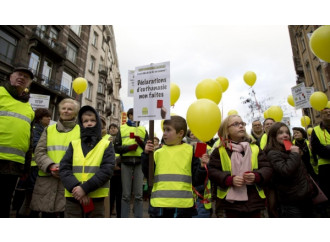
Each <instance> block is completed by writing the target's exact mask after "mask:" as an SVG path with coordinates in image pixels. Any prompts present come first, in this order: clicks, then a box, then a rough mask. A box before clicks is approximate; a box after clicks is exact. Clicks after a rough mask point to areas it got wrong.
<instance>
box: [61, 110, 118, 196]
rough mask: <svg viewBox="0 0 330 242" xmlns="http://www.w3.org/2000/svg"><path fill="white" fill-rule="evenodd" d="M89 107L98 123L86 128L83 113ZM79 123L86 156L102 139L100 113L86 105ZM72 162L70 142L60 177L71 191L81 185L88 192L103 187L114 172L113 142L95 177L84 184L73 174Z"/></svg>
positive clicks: (104, 155) (62, 161) (62, 163)
mask: <svg viewBox="0 0 330 242" xmlns="http://www.w3.org/2000/svg"><path fill="white" fill-rule="evenodd" d="M87 109H88V110H90V111H93V112H94V113H95V115H96V119H97V124H96V125H95V126H94V127H92V128H84V127H83V125H82V123H81V115H82V113H83V112H84V111H86V110H87ZM78 124H79V126H80V137H81V147H82V151H83V154H84V156H86V155H87V154H88V152H89V151H91V150H92V149H93V148H94V147H95V146H96V145H97V144H98V142H99V141H100V140H101V139H102V135H101V120H100V117H99V115H98V113H97V112H96V111H95V110H94V109H93V108H92V107H90V106H84V107H82V108H81V109H80V111H79V114H78ZM72 162H73V148H72V143H70V145H69V147H68V149H67V151H66V153H65V155H64V157H63V158H62V160H61V162H60V177H61V181H62V183H63V185H64V187H65V188H66V189H67V190H68V191H69V192H72V189H73V188H74V187H76V186H79V185H80V186H81V187H82V189H83V190H84V192H85V193H86V194H88V193H90V192H93V191H95V190H96V189H98V188H100V187H102V186H103V185H104V184H105V183H106V182H108V181H109V180H110V178H111V176H112V174H113V168H114V165H115V150H114V148H113V145H112V142H111V143H110V144H109V146H108V148H107V149H106V150H105V151H104V154H103V159H102V163H101V165H100V169H99V170H98V171H97V172H96V173H95V174H94V176H93V177H91V178H90V179H89V180H88V181H86V182H84V183H83V184H81V183H80V182H79V181H78V180H77V178H76V177H75V176H74V175H73V171H72Z"/></svg>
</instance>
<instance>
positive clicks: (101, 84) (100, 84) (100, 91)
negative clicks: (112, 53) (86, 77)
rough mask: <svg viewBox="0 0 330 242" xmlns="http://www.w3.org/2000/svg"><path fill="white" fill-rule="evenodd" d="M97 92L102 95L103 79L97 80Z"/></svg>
mask: <svg viewBox="0 0 330 242" xmlns="http://www.w3.org/2000/svg"><path fill="white" fill-rule="evenodd" d="M97 92H98V93H101V94H104V78H103V77H100V79H99V83H98V85H97Z"/></svg>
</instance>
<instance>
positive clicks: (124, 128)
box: [120, 124, 146, 156]
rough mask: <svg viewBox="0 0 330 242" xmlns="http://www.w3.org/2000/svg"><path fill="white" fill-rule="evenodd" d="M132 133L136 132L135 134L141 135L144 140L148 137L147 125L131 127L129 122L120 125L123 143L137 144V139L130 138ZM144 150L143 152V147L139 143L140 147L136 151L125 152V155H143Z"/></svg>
mask: <svg viewBox="0 0 330 242" xmlns="http://www.w3.org/2000/svg"><path fill="white" fill-rule="evenodd" d="M130 133H134V135H135V136H139V137H140V138H141V140H142V141H143V140H144V138H145V137H146V129H145V127H143V126H138V127H131V126H128V125H127V124H124V125H121V126H120V134H121V140H122V145H134V144H137V143H136V141H135V139H131V138H130ZM142 152H143V150H142V148H141V147H140V145H138V148H137V149H136V150H135V151H130V152H127V153H125V154H123V156H141V154H142Z"/></svg>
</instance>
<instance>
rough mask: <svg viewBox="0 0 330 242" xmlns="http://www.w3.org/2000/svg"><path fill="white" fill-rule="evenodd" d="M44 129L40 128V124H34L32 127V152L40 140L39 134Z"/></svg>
mask: <svg viewBox="0 0 330 242" xmlns="http://www.w3.org/2000/svg"><path fill="white" fill-rule="evenodd" d="M44 129H45V127H44V126H42V124H40V123H35V124H34V126H33V143H32V147H33V151H34V150H35V148H36V147H37V144H38V142H39V139H40V137H41V134H42V132H43V131H44Z"/></svg>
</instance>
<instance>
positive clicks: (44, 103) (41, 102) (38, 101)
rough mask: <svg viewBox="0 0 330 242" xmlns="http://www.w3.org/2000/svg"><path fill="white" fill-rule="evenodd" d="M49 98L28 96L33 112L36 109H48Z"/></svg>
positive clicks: (46, 96)
mask: <svg viewBox="0 0 330 242" xmlns="http://www.w3.org/2000/svg"><path fill="white" fill-rule="evenodd" d="M49 98H50V96H48V95H41V94H32V93H31V94H30V99H29V103H30V104H31V106H32V109H33V110H36V109H37V108H46V109H48V108H49Z"/></svg>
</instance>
